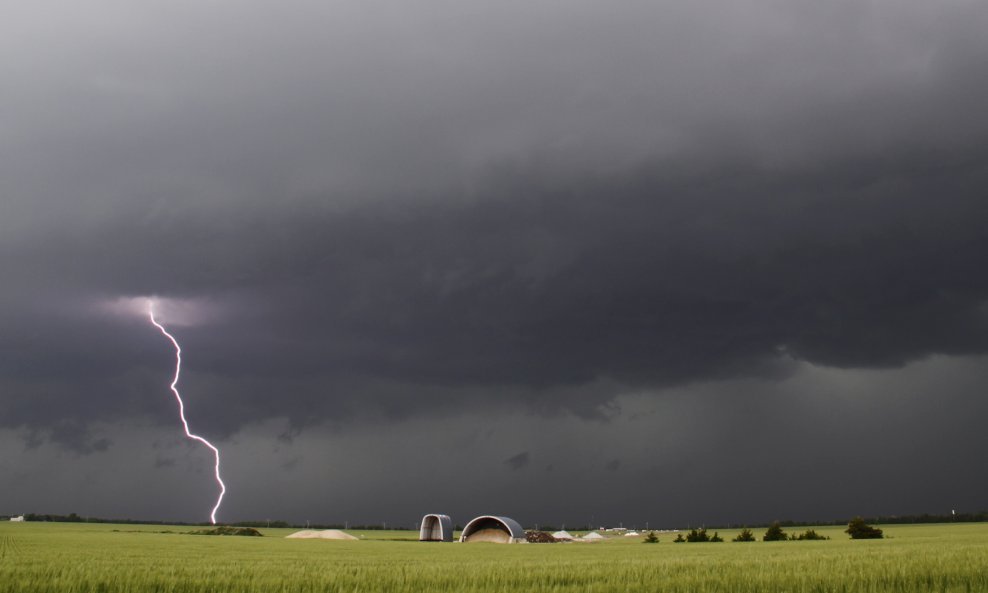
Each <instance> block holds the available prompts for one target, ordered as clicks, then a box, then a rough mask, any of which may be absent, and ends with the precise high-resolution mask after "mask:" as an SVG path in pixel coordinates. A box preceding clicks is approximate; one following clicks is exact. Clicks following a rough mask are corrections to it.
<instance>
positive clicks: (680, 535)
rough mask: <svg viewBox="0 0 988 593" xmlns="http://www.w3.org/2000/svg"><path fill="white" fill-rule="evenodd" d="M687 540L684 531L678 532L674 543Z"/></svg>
mask: <svg viewBox="0 0 988 593" xmlns="http://www.w3.org/2000/svg"><path fill="white" fill-rule="evenodd" d="M685 541H686V540H685V539H683V534H682V533H677V534H676V539H674V540H672V543H674V544H681V543H684V542H685Z"/></svg>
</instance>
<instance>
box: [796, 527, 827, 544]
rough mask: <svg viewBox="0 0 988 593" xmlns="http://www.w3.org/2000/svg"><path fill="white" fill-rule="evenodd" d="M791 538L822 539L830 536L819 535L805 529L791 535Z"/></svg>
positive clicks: (801, 539) (800, 539)
mask: <svg viewBox="0 0 988 593" xmlns="http://www.w3.org/2000/svg"><path fill="white" fill-rule="evenodd" d="M792 539H794V540H799V541H803V540H824V539H830V538H829V537H827V536H825V535H820V534H819V533H817V532H816V531H814V530H812V529H807V530H806V531H804V532H803V533H800V534H799V535H793V536H792Z"/></svg>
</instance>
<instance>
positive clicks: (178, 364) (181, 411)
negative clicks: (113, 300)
mask: <svg viewBox="0 0 988 593" xmlns="http://www.w3.org/2000/svg"><path fill="white" fill-rule="evenodd" d="M147 312H148V317H149V318H150V319H151V323H152V325H154V326H155V327H156V328H158V329H159V330H160V331H161V333H162V334H164V336H165V337H166V338H168V339H169V340H170V341H171V343H172V346H174V347H175V377H174V378H173V379H172V383H171V390H172V393H173V394H175V401H176V402H178V416H179V418H181V419H182V427H183V428H184V429H185V436H186V437H188V438H190V439H192V440H193V441H198V442H200V443H202V444H203V445H205V446H206V447H208V448H209V449H210V450H211V451H212V452H213V457H214V458H215V460H216V463H215V464H214V466H213V468H214V471H215V474H216V483H217V484H219V486H220V495H219V497H218V498H217V499H216V505H215V506H213V510H212V511H211V512H210V513H209V520H210V521H212V523H213V525H216V511H218V510H219V508H220V504H222V503H223V496H224V495H225V494H226V484H224V483H223V478H221V477H220V450H219V449H217V448H216V447H215V446H214V445H213V444H212V443H210V442H209V441H207V440H206V439H204V438H203V437H201V436H199V435H197V434H193V433H192V431H190V430H189V421H188V420H186V419H185V403H184V402H183V401H182V395H181V394H180V393H179V392H178V377H179V375H180V374H181V373H182V347H181V346H179V345H178V340H176V339H175V336H173V335H171V334H170V333H168V330H166V329H165V326H163V325H161V324H160V323H158V320H157V319H155V318H154V301H153V300H150V299H149V300H148V309H147Z"/></svg>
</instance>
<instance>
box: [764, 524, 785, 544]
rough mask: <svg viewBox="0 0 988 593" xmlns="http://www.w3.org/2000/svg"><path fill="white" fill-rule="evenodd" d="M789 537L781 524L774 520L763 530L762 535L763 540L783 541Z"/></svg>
mask: <svg viewBox="0 0 988 593" xmlns="http://www.w3.org/2000/svg"><path fill="white" fill-rule="evenodd" d="M787 539H789V536H788V535H786V532H785V531H783V530H782V526H781V525H779V522H778V521H776V522H775V523H772V524H771V525H769V526H768V529H766V530H765V535H763V536H762V541H763V542H784V541H786V540H787Z"/></svg>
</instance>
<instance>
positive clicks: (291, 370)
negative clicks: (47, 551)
mask: <svg viewBox="0 0 988 593" xmlns="http://www.w3.org/2000/svg"><path fill="white" fill-rule="evenodd" d="M4 13H5V15H4V19H3V21H4V22H3V24H2V25H0V33H2V34H0V89H2V94H0V96H2V100H0V279H2V286H3V289H2V290H0V476H3V479H2V484H3V486H2V488H0V514H3V513H8V514H10V513H21V512H52V513H68V512H76V513H79V514H85V515H98V516H104V517H143V518H158V519H175V520H189V521H192V520H196V521H198V520H203V519H205V518H207V517H208V512H209V508H210V507H211V506H212V503H213V499H214V497H215V494H216V491H215V484H213V482H212V481H211V476H210V472H211V467H210V463H211V458H210V456H209V452H208V450H206V449H204V448H203V447H201V446H199V445H197V444H196V443H193V442H190V441H187V440H185V439H184V438H182V434H181V426H180V424H179V421H178V415H177V409H176V406H175V402H174V400H173V399H172V396H171V394H170V392H169V391H168V383H169V381H170V379H171V373H172V371H173V368H172V363H173V356H174V353H173V351H172V350H171V345H170V343H169V342H168V341H167V340H166V339H165V338H164V337H163V336H162V335H161V334H160V333H158V332H157V331H156V330H155V329H154V327H153V326H151V325H150V323H149V321H148V320H147V319H146V318H145V317H143V316H141V315H140V314H136V313H134V312H133V310H132V309H129V308H128V307H127V306H126V304H127V303H128V302H129V301H127V299H133V298H143V297H146V296H155V297H157V298H159V302H160V303H161V304H162V311H161V315H162V321H163V322H164V323H166V324H167V325H168V326H169V328H170V329H171V330H172V332H173V333H174V334H175V336H176V337H177V338H178V339H179V341H180V342H181V343H182V346H183V350H184V352H183V354H184V360H185V367H184V374H183V376H182V382H181V384H180V388H181V390H182V392H183V394H184V395H185V396H186V400H187V413H188V417H189V420H190V422H191V424H192V428H193V430H194V431H195V432H198V433H199V434H202V435H204V436H206V437H207V438H209V439H211V440H212V441H214V442H215V443H216V444H217V445H218V446H219V447H220V449H221V450H222V452H223V456H224V457H223V463H224V465H223V472H224V477H225V479H226V481H227V484H228V486H229V492H228V495H227V498H226V500H225V501H224V506H223V508H222V509H221V511H220V513H219V517H220V519H221V520H225V521H237V520H247V519H268V518H270V519H285V520H291V521H305V520H311V521H319V522H343V521H349V522H351V523H354V522H368V523H370V522H378V523H379V522H383V521H387V522H389V523H403V524H406V525H408V524H411V523H413V522H414V521H416V520H417V519H418V518H419V517H420V516H421V515H422V514H424V513H428V512H443V513H448V514H451V515H452V516H453V518H454V521H456V522H457V523H464V522H466V521H467V520H469V519H470V518H471V517H472V516H475V515H478V514H486V513H492V514H505V515H508V516H512V517H515V518H516V519H518V520H520V521H522V522H523V523H526V524H534V523H537V522H538V523H542V524H546V523H552V524H560V523H569V524H571V525H575V524H578V523H579V524H583V523H587V522H591V521H592V522H595V523H618V522H623V523H624V524H625V525H636V524H637V525H643V524H644V523H645V522H646V521H648V522H650V525H651V526H653V527H654V526H681V525H686V524H694V525H695V524H698V523H717V522H755V521H767V520H771V519H775V518H795V519H805V520H811V519H817V518H819V519H829V518H841V517H847V516H849V515H852V514H904V513H915V512H949V511H950V510H951V509H957V510H958V512H960V511H962V510H967V511H972V510H981V509H984V508H985V507H986V506H988V502H986V501H985V498H984V492H985V491H986V490H988V474H986V473H985V472H984V471H983V457H984V455H983V453H984V451H985V449H986V447H988V431H985V430H984V427H983V420H984V418H985V417H986V415H988V398H986V395H985V394H986V390H988V274H986V272H985V270H986V269H988V231H986V221H988V200H986V198H985V188H986V187H988V117H985V105H988V77H986V76H985V72H988V36H985V35H984V31H986V30H988V8H986V6H985V4H984V2H981V1H978V0H943V1H941V2H934V3H930V2H920V1H918V0H906V1H903V0H872V1H866V0H834V1H829V2H818V1H811V0H785V1H781V0H735V1H731V2H727V1H719V2H713V1H710V0H699V1H692V2H666V1H664V0H653V1H648V2H645V1H637V0H629V1H627V2H622V3H620V4H619V5H615V4H614V3H605V2H600V1H588V0H534V1H533V0H525V1H518V0H501V1H499V2H484V3H481V2H462V1H461V0H455V1H454V0H424V1H421V2H414V3H409V2H399V1H388V0H359V1H358V0H352V1H351V0H341V1H336V2H315V1H303V0H286V1H282V2H277V3H271V2H256V1H254V0H246V1H244V0H238V1H237V2H233V1H228V0H211V1H208V2H203V1H201V0H196V1H194V2H193V1H190V0H171V1H169V2H159V1H157V0H151V1H147V2H137V3H135V2H125V1H121V0H95V1H93V2H86V3H79V2H57V1H39V2H31V3H16V4H15V3H10V5H9V6H6V7H5V10H4Z"/></svg>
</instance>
